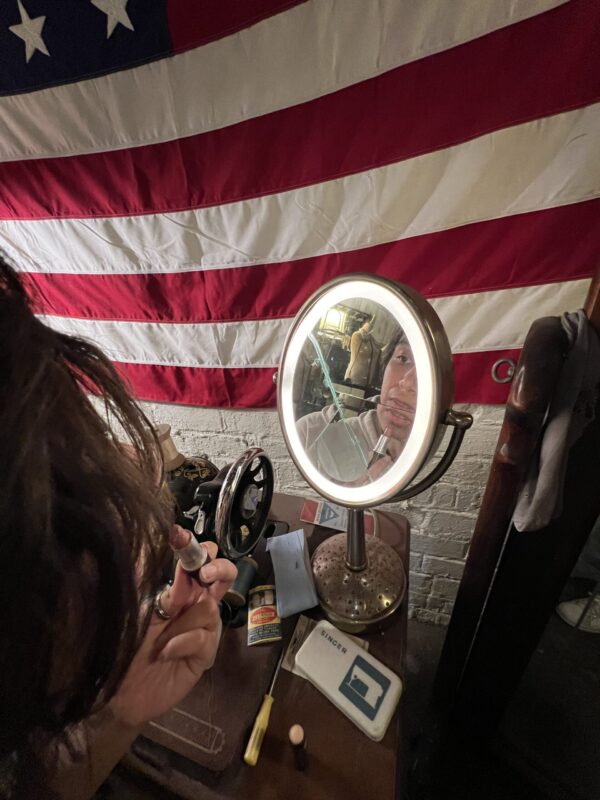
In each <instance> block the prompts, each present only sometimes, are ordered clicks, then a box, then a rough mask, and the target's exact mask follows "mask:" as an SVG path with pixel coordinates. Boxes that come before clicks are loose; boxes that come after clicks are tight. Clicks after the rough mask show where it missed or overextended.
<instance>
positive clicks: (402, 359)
mask: <svg viewBox="0 0 600 800" xmlns="http://www.w3.org/2000/svg"><path fill="white" fill-rule="evenodd" d="M394 361H396V362H397V363H398V364H402V366H406V365H407V364H412V363H413V360H412V358H411V356H409V355H408V353H398V355H396V356H394Z"/></svg>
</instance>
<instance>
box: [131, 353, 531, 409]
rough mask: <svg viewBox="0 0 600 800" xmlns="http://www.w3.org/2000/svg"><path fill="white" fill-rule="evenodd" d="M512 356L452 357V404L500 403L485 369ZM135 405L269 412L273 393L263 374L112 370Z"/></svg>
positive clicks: (499, 387)
mask: <svg viewBox="0 0 600 800" xmlns="http://www.w3.org/2000/svg"><path fill="white" fill-rule="evenodd" d="M518 356H519V351H518V350H502V351H492V352H482V353H468V354H464V355H458V356H454V370H455V387H456V390H455V398H454V399H455V402H457V403H505V402H506V398H507V397H508V392H509V389H510V384H509V383H507V384H501V383H496V382H495V381H494V380H493V379H492V377H491V368H492V365H493V364H494V362H495V361H497V360H498V359H499V358H513V359H514V361H515V362H516V361H517V359H518ZM115 366H116V367H117V369H118V370H119V372H120V373H121V375H122V376H123V378H124V379H125V381H126V382H127V383H128V384H129V386H130V388H131V391H132V393H133V395H134V396H135V397H137V398H138V399H139V400H150V401H154V402H159V403H182V404H185V405H198V406H211V407H215V406H216V407H221V408H274V407H275V406H276V395H277V392H276V388H275V384H274V383H273V374H274V373H275V371H276V370H274V369H273V368H268V369H217V368H210V369H209V368H207V369H200V368H195V367H165V366H158V365H153V364H123V363H117V364H115Z"/></svg>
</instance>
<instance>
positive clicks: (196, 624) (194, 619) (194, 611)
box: [154, 592, 221, 651]
mask: <svg viewBox="0 0 600 800" xmlns="http://www.w3.org/2000/svg"><path fill="white" fill-rule="evenodd" d="M220 622H221V618H220V616H219V606H218V604H217V601H216V600H215V599H214V598H213V597H211V595H210V594H208V592H204V593H203V596H202V597H201V598H200V600H199V601H198V602H197V603H195V604H194V605H193V606H190V607H189V608H187V609H185V611H182V612H181V613H180V614H179V616H177V617H175V618H174V619H172V620H170V621H169V623H168V624H167V625H166V627H165V628H164V630H163V631H161V633H160V635H159V636H158V638H157V639H156V642H155V645H154V647H155V650H156V651H158V650H162V648H163V647H164V646H165V644H166V643H167V642H168V641H169V640H170V639H172V638H174V637H175V636H179V635H180V634H182V633H186V632H187V631H191V630H194V629H196V628H205V629H207V630H209V631H211V630H212V631H214V630H216V629H217V628H218V627H219V625H220Z"/></svg>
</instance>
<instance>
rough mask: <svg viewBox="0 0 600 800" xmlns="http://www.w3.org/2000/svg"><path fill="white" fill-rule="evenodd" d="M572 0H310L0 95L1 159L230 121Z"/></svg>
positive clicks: (176, 134)
mask: <svg viewBox="0 0 600 800" xmlns="http://www.w3.org/2000/svg"><path fill="white" fill-rule="evenodd" d="M564 2H565V0H527V2H524V0H522V2H519V3H516V2H514V0H453V1H452V2H451V3H450V2H440V0H419V2H415V0H378V2H376V3H373V2H366V1H365V0H309V2H307V3H303V4H300V5H298V6H296V7H294V8H291V9H288V10H286V11H285V12H283V13H280V14H276V15H274V16H272V17H269V18H267V19H265V20H262V21H261V22H258V23H257V24H256V25H253V26H251V27H249V28H246V29H244V30H242V31H239V32H238V33H235V34H232V35H231V36H227V37H225V38H223V39H219V40H217V41H216V42H211V43H210V44H206V45H204V46H202V47H199V48H197V49H195V50H190V51H187V52H185V53H181V54H179V55H176V56H173V57H171V58H164V59H161V60H159V61H154V62H151V63H149V64H144V65H143V66H140V67H136V68H134V69H129V70H121V71H119V72H116V73H114V74H110V75H104V76H102V77H98V78H92V79H89V80H85V81H80V82H76V83H68V84H64V85H62V86H54V87H52V88H49V89H41V90H39V91H37V92H31V93H29V94H19V95H13V96H8V97H2V98H0V122H1V128H0V161H12V160H18V159H28V158H44V157H53V156H64V155H75V154H81V153H91V152H98V151H101V150H112V149H122V148H125V147H131V146H138V145H143V144H151V143H154V142H164V141H170V140H172V139H178V138H180V137H182V136H191V135H193V134H197V133H202V132H204V131H209V130H215V129H218V128H222V127H225V126H227V125H233V124H235V123H237V122H240V121H242V120H246V119H250V118H252V117H258V116H261V115H262V114H267V113H269V112H272V111H276V110H278V109H281V108H287V107H289V106H293V105H297V104H298V103H303V102H305V101H307V100H312V99H314V98H316V97H321V96H323V95H326V94H330V93H331V92H334V91H337V90H338V89H341V88H344V87H346V86H350V85H352V84H354V83H358V82H360V81H363V80H366V79H368V78H372V77H375V76H376V75H380V74H381V73H383V72H386V71H388V70H390V69H393V68H394V67H397V66H400V65H402V64H406V63H408V62H410V61H414V60H416V59H420V58H424V57H426V56H429V55H432V54H434V53H437V52H440V51H442V50H447V49H449V48H452V47H456V46H457V45H459V44H462V43H464V42H467V41H470V40H472V39H476V38H478V37H480V36H483V35H485V34H487V33H490V32H492V31H494V30H497V29H499V28H503V27H506V26H507V25H511V24H513V23H516V22H519V21H521V20H523V19H527V18H529V17H533V16H535V15H537V14H540V13H543V12H544V11H547V10H549V9H551V8H554V7H556V6H559V5H562V4H563V3H564ZM432 32H434V35H432Z"/></svg>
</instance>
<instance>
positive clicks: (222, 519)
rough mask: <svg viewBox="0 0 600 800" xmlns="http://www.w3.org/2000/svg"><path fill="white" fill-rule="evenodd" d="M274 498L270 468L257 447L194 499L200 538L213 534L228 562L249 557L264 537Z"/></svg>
mask: <svg viewBox="0 0 600 800" xmlns="http://www.w3.org/2000/svg"><path fill="white" fill-rule="evenodd" d="M272 498H273V466H272V464H271V461H270V459H269V457H268V456H267V454H266V453H265V452H264V451H263V450H262V448H260V447H251V448H249V449H248V450H246V451H245V452H244V453H242V455H241V456H240V457H239V458H238V459H237V461H234V463H233V464H231V465H230V466H228V467H225V468H224V469H222V470H221V471H220V472H219V474H218V475H217V476H216V477H215V478H214V479H213V480H212V481H207V482H205V483H201V484H200V485H199V486H198V488H197V489H196V493H195V495H194V504H195V514H197V516H196V521H195V525H194V530H195V532H196V534H198V535H199V536H202V535H209V536H210V535H211V534H212V533H214V536H215V538H216V541H217V544H218V545H219V548H220V550H221V551H222V552H223V554H224V555H225V556H227V558H231V559H237V558H242V556H246V555H249V553H251V552H252V551H253V550H254V548H255V547H256V545H257V544H258V542H259V541H260V537H261V536H262V534H263V531H264V529H265V525H266V522H267V516H268V514H269V509H270V508H271V500H272Z"/></svg>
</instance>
